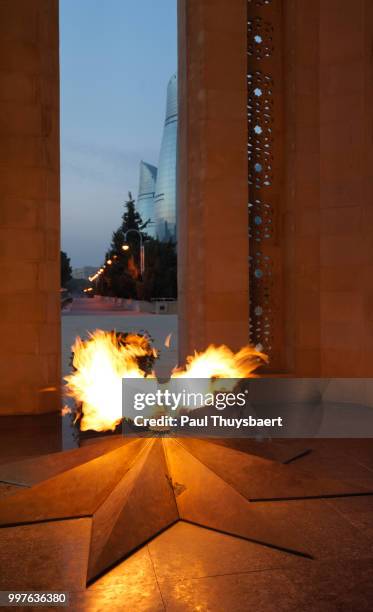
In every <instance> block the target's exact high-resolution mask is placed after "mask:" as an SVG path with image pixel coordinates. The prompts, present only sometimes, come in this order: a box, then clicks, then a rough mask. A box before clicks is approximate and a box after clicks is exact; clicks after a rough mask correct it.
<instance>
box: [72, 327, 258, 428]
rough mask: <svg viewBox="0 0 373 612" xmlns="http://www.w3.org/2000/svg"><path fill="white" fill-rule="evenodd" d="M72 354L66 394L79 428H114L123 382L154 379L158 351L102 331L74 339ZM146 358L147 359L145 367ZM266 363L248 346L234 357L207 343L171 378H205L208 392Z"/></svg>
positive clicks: (132, 337)
mask: <svg viewBox="0 0 373 612" xmlns="http://www.w3.org/2000/svg"><path fill="white" fill-rule="evenodd" d="M72 351H73V363H72V365H73V368H74V372H73V373H72V374H70V375H69V376H66V377H65V380H66V382H67V387H66V388H67V395H69V396H71V397H74V399H75V401H76V403H77V404H78V405H80V410H81V415H82V416H81V420H80V428H81V429H82V431H85V430H88V429H94V430H96V431H105V430H109V429H111V430H114V429H115V427H116V426H117V425H118V424H119V423H120V422H121V420H122V378H144V377H145V376H148V377H151V378H155V374H154V371H153V369H152V367H151V365H152V363H153V361H154V359H155V358H156V357H157V351H156V350H155V349H154V348H152V347H151V344H150V341H149V339H148V338H147V337H146V336H141V335H137V334H127V335H126V334H116V333H115V332H106V331H102V330H96V331H95V332H93V333H91V334H90V336H89V339H88V340H86V341H83V340H82V339H81V338H79V337H78V338H76V340H75V343H74V345H73V347H72ZM144 359H145V360H146V359H148V360H149V362H147V367H144ZM267 362H268V358H267V356H266V355H265V354H264V353H261V352H259V351H257V350H256V349H255V348H253V347H251V346H245V347H243V348H242V349H241V350H240V351H238V352H237V353H234V352H233V351H232V350H231V349H230V348H228V347H227V346H225V345H222V346H214V345H210V346H209V347H208V348H207V349H206V350H205V351H202V352H195V353H194V355H193V356H190V357H188V358H187V360H186V364H185V366H184V367H182V368H174V369H173V371H172V373H171V378H200V379H206V381H207V382H206V384H207V386H208V388H209V389H208V390H217V389H218V388H219V380H221V379H239V378H249V377H251V376H253V375H254V374H253V372H254V371H255V370H256V369H257V368H258V367H259V366H260V365H262V364H263V363H267ZM233 384H234V381H233V380H232V385H233ZM220 388H222V387H220Z"/></svg>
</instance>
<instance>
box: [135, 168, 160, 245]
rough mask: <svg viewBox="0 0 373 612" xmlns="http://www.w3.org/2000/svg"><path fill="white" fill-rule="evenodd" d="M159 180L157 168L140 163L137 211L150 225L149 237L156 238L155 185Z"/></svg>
mask: <svg viewBox="0 0 373 612" xmlns="http://www.w3.org/2000/svg"><path fill="white" fill-rule="evenodd" d="M156 180H157V168H156V167H155V166H152V164H148V163H147V162H144V161H141V162H140V179H139V192H138V195H137V210H138V212H139V213H140V215H141V218H142V220H143V221H144V222H145V221H148V219H150V223H149V224H148V225H147V226H146V230H145V231H146V233H147V234H149V236H153V237H155V235H156V223H155V207H154V194H155V184H156Z"/></svg>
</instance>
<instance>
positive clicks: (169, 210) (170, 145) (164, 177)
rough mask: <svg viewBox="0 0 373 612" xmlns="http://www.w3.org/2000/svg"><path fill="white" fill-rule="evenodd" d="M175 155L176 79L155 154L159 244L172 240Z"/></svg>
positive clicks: (168, 91)
mask: <svg viewBox="0 0 373 612" xmlns="http://www.w3.org/2000/svg"><path fill="white" fill-rule="evenodd" d="M176 155H177V78H176V74H174V75H173V76H172V77H171V79H170V80H169V82H168V86H167V102H166V118H165V124H164V129H163V137H162V144H161V150H160V154H159V163H158V173H157V181H156V187H155V196H154V205H155V218H156V227H155V231H156V235H157V237H158V238H159V239H160V240H165V241H166V240H169V239H170V238H172V239H173V240H175V239H176Z"/></svg>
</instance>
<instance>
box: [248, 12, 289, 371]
mask: <svg viewBox="0 0 373 612" xmlns="http://www.w3.org/2000/svg"><path fill="white" fill-rule="evenodd" d="M281 5H282V3H281V0H248V3H247V8H248V17H247V118H248V180H249V277H250V330H249V338H250V342H251V343H252V344H253V345H255V346H257V347H258V348H259V349H260V350H263V351H264V352H266V353H267V354H268V355H269V356H270V360H271V369H276V370H278V369H281V359H282V356H283V340H282V338H283V330H282V308H283V304H282V262H281V257H282V252H281V237H280V229H281V227H280V224H279V222H278V220H279V219H280V218H281V214H280V207H281V198H280V193H281V191H280V186H281V180H282V162H281V159H280V157H281V148H282V103H281V83H280V82H279V81H280V80H281V31H280V30H281Z"/></svg>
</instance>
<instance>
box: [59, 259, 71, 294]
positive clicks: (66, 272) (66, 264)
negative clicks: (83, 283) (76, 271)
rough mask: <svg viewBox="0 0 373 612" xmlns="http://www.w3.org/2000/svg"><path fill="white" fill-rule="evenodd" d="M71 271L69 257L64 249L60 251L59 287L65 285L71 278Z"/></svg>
mask: <svg viewBox="0 0 373 612" xmlns="http://www.w3.org/2000/svg"><path fill="white" fill-rule="evenodd" d="M71 273H72V268H71V265H70V258H69V257H68V256H67V253H65V251H61V287H66V285H67V283H68V282H69V280H71V278H72V276H71Z"/></svg>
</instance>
